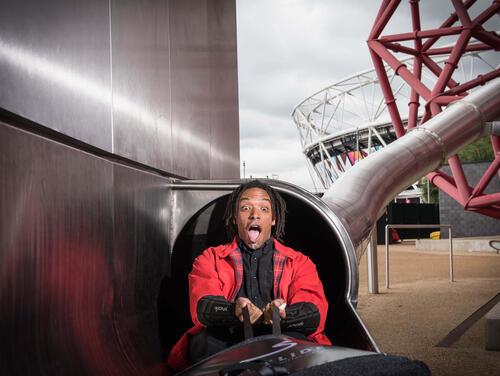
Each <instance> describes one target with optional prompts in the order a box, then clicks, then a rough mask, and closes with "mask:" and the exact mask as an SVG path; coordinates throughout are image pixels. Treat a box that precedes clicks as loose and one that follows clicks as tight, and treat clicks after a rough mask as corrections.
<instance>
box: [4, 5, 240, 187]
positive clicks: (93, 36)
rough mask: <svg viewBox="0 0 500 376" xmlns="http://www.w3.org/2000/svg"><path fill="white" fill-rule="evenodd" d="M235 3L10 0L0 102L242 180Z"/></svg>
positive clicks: (178, 166)
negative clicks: (240, 176) (240, 168)
mask: <svg viewBox="0 0 500 376" xmlns="http://www.w3.org/2000/svg"><path fill="white" fill-rule="evenodd" d="M235 8H236V6H235V1H234V0H141V1H136V0H126V1H123V0H109V1H102V0H69V1H59V0H47V1H38V0H21V1H17V0H6V1H4V2H2V12H0V83H1V84H2V90H0V108H3V109H5V110H7V111H10V112H12V113H14V114H17V115H20V116H22V117H24V118H26V119H29V120H31V121H33V122H35V123H37V124H39V125H42V126H44V127H47V128H50V129H52V130H55V131H57V132H60V133H62V134H64V135H67V136H70V137H72V138H75V139H77V140H79V141H83V142H84V143H87V144H89V145H92V146H95V147H97V148H99V149H102V150H103V151H106V152H109V153H113V154H115V155H118V156H120V157H124V158H128V159H130V160H132V161H135V162H139V163H141V164H144V165H147V166H150V167H153V168H156V169H159V170H161V171H164V172H165V173H167V174H171V175H177V176H181V177H186V178H196V179H217V178H236V177H239V127H238V84H237V56H236V9H235Z"/></svg>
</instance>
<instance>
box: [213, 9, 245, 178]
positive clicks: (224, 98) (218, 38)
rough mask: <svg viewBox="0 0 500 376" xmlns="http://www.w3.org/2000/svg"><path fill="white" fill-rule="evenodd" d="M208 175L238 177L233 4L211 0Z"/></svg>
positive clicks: (236, 72)
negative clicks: (209, 147)
mask: <svg viewBox="0 0 500 376" xmlns="http://www.w3.org/2000/svg"><path fill="white" fill-rule="evenodd" d="M207 9H208V15H209V17H208V40H209V42H210V55H209V67H210V68H209V69H210V72H211V74H210V96H209V98H210V101H211V105H210V144H211V149H210V178H211V179H225V178H238V177H239V176H240V167H239V162H240V144H239V138H240V136H239V119H238V69H237V54H236V3H235V2H234V1H217V0H210V1H209V2H208V3H207Z"/></svg>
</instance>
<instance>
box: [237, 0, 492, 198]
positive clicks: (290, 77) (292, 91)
mask: <svg viewBox="0 0 500 376" xmlns="http://www.w3.org/2000/svg"><path fill="white" fill-rule="evenodd" d="M419 4H420V9H421V19H422V24H423V26H424V27H432V28H437V27H439V25H440V24H441V23H442V22H443V21H444V20H445V19H446V18H447V17H448V15H449V14H450V13H451V12H452V9H451V3H449V2H443V1H421V2H420V3H419ZM489 4H490V1H489V0H480V1H478V4H475V5H474V7H473V8H477V9H484V8H485V6H487V5H489ZM379 6H380V2H374V1H366V0H350V1H348V2H346V1H343V0H287V1H278V0H273V1H268V0H237V28H238V29H237V33H238V34H237V35H238V71H239V102H240V135H241V136H240V137H241V141H240V146H241V161H242V162H243V161H245V163H246V165H247V172H246V175H247V177H248V176H249V175H252V176H261V177H262V176H267V175H272V174H277V175H279V177H280V179H282V180H287V181H289V182H291V183H295V184H298V185H301V186H303V187H306V188H310V187H312V181H311V179H310V177H309V173H308V168H307V162H306V159H305V157H304V156H303V154H302V152H301V147H300V140H299V136H298V132H297V129H296V128H295V124H294V123H293V121H292V118H291V116H290V114H291V112H292V110H293V108H294V107H295V105H297V104H298V103H299V102H301V101H302V100H304V99H305V98H307V97H309V96H310V95H312V94H313V93H315V92H317V91H319V90H321V89H323V88H325V87H327V86H329V85H331V84H333V83H335V82H337V81H339V80H341V79H343V78H345V77H348V76H350V75H352V74H354V73H356V72H360V71H363V70H365V69H369V68H371V67H372V63H371V59H370V56H369V52H368V47H367V45H366V39H367V38H368V35H369V33H370V29H371V27H372V25H373V21H374V19H375V16H376V14H377V12H378V9H379ZM478 12H479V11H476V13H478ZM495 20H496V21H495ZM495 20H492V21H491V22H493V23H494V22H497V24H498V17H496V18H495ZM411 28H412V26H411V15H410V10H409V6H408V4H407V3H401V4H400V6H399V7H398V9H397V11H396V14H395V16H394V17H393V18H392V19H391V21H390V22H389V24H388V25H387V27H386V30H385V31H384V34H389V33H400V32H408V31H411ZM499 28H500V25H499V26H497V27H496V29H499Z"/></svg>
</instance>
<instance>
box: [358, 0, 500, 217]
mask: <svg viewBox="0 0 500 376" xmlns="http://www.w3.org/2000/svg"><path fill="white" fill-rule="evenodd" d="M400 2H401V1H400V0H384V1H383V2H382V5H381V6H380V9H379V11H378V14H377V17H376V19H375V23H374V25H373V27H372V30H371V32H370V36H369V38H368V46H369V49H370V54H371V57H372V60H373V64H374V66H375V70H376V73H377V76H378V79H379V81H380V86H381V88H382V92H383V95H384V97H385V101H386V104H387V108H388V110H389V114H390V117H391V120H392V123H393V126H394V129H395V131H396V135H397V137H398V138H399V137H402V136H404V134H405V132H406V130H405V129H404V127H403V121H402V119H401V116H400V114H399V111H398V108H397V106H396V103H395V98H394V94H393V92H392V89H391V85H390V82H389V79H388V77H387V74H386V70H385V69H384V62H385V63H386V64H388V65H389V66H390V67H391V68H392V69H394V71H395V72H396V74H397V75H399V76H400V77H401V78H402V79H403V80H404V81H405V82H406V83H407V84H408V85H409V86H410V87H411V96H410V100H409V102H408V106H409V113H408V126H407V130H411V129H412V128H415V127H417V126H419V125H422V124H423V123H425V122H426V121H427V120H429V119H430V118H431V117H432V116H434V115H436V114H438V113H439V112H441V110H442V107H443V106H446V105H448V104H450V103H451V102H453V101H456V100H459V99H461V98H463V97H464V96H466V95H467V93H468V91H469V90H471V89H472V88H474V87H476V86H478V85H484V84H485V83H486V82H487V81H489V80H492V79H494V78H496V77H498V76H500V69H499V68H496V69H493V70H491V71H490V72H488V73H486V74H483V75H478V76H477V77H475V78H474V79H471V80H470V81H468V82H463V83H458V82H455V81H454V80H453V79H452V75H453V72H454V70H455V69H456V67H457V64H458V62H459V61H460V59H461V57H462V56H463V54H464V53H467V52H471V51H484V50H494V51H498V50H499V49H500V37H499V36H498V34H497V33H496V32H495V31H487V30H485V29H484V24H485V23H486V22H487V21H488V20H489V19H490V18H491V17H493V16H494V15H495V14H496V13H498V12H499V10H500V1H498V0H496V1H494V2H493V4H492V5H490V6H488V7H487V8H486V9H484V10H483V11H482V12H481V13H480V14H479V15H478V16H477V17H475V18H471V16H470V15H469V12H468V10H469V8H470V7H471V6H472V5H473V4H474V3H475V2H476V1H475V0H467V1H465V2H464V3H462V1H461V0H451V3H452V6H453V9H454V12H453V13H452V14H451V15H450V16H449V17H448V18H447V19H446V20H445V21H444V22H443V23H442V24H441V26H440V27H439V28H437V29H427V30H422V28H421V24H420V10H419V1H418V0H410V1H409V5H410V10H411V17H412V30H411V31H410V32H407V33H401V34H393V35H381V34H382V32H383V31H384V28H385V27H386V25H387V23H388V22H389V20H390V19H391V17H392V16H393V15H394V12H395V11H396V9H397V8H398V6H399V5H400ZM450 35H457V36H458V39H457V41H456V43H455V45H454V46H451V47H440V48H435V47H433V46H434V45H435V44H436V42H438V41H439V40H440V38H442V37H446V36H450ZM473 38H474V39H473ZM402 41H413V47H408V46H405V45H401V44H399V43H398V42H402ZM393 53H402V54H405V55H411V56H413V70H412V71H410V70H409V69H408V68H407V67H406V65H405V64H403V63H401V61H400V59H398V58H397V57H396V56H394V54H393ZM443 54H445V55H448V59H447V60H446V62H445V64H444V67H443V68H442V67H440V66H439V65H438V64H436V63H435V62H434V61H433V59H432V57H433V56H436V55H441V56H442V55H443ZM423 67H427V68H428V69H429V71H431V72H432V73H433V74H434V75H435V76H436V78H437V79H436V81H435V84H434V87H427V86H426V85H425V84H424V83H423V82H422V80H421V78H422V68H423ZM499 95H500V93H499ZM420 99H422V100H423V102H425V111H424V112H423V115H422V117H421V119H420V122H419V120H418V108H419V105H420ZM490 138H491V144H492V148H493V153H494V160H493V162H492V163H491V164H490V166H489V167H488V168H487V170H486V171H485V173H484V174H483V176H482V177H481V179H480V180H479V182H478V183H477V184H476V185H475V187H471V186H470V185H469V182H468V181H467V179H466V177H465V174H464V171H463V169H462V165H461V162H460V159H459V157H458V156H457V155H455V156H453V157H451V158H450V159H449V160H448V162H449V165H450V168H451V172H452V176H450V175H448V174H446V173H444V172H443V171H435V172H431V173H430V174H428V175H427V178H428V179H429V180H430V181H431V182H432V183H433V184H434V185H436V186H437V187H438V188H439V189H441V190H442V191H444V192H445V193H447V194H448V195H450V196H451V197H452V198H453V199H455V200H456V201H457V202H459V203H460V204H461V205H462V206H463V207H464V209H466V210H470V211H475V212H478V213H481V214H484V215H487V216H489V217H493V218H500V192H496V193H489V194H485V193H484V189H485V188H486V187H487V185H488V184H489V182H490V181H491V179H492V178H493V177H494V176H495V175H498V173H499V167H500V137H499V136H498V135H491V136H490Z"/></svg>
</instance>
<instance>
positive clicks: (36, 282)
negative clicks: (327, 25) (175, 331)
mask: <svg viewBox="0 0 500 376" xmlns="http://www.w3.org/2000/svg"><path fill="white" fill-rule="evenodd" d="M0 87H1V89H0V337H1V338H2V341H1V342H0V374H2V375H38V374H47V375H70V374H71V375H111V374H113V375H165V374H168V372H167V370H166V364H165V359H166V355H167V352H168V351H169V347H168V346H167V344H166V343H165V337H166V335H165V334H164V332H165V331H168V330H169V328H166V329H165V328H163V329H162V328H160V326H161V325H160V324H161V322H160V321H159V315H160V310H159V308H158V307H159V306H169V305H171V304H172V303H175V302H172V301H168V302H165V301H163V300H164V299H165V297H164V294H162V290H163V289H164V288H165V286H167V287H168V286H169V284H170V280H171V273H172V271H171V254H170V252H169V251H170V250H171V248H172V243H173V242H174V240H175V239H170V231H171V228H172V210H173V209H172V201H173V199H172V196H171V191H170V190H169V188H168V184H169V183H171V182H172V181H173V180H174V177H175V178H177V177H180V178H196V179H218V178H236V177H239V129H238V90H237V66H236V15H235V1H234V0H109V1H99V0H65V1H61V0H46V1H38V0H20V1H14V0H6V1H3V2H2V6H1V11H0ZM168 314H169V313H168V311H167V312H166V313H165V316H168ZM163 322H165V319H164V320H163ZM162 333H163V334H162Z"/></svg>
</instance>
